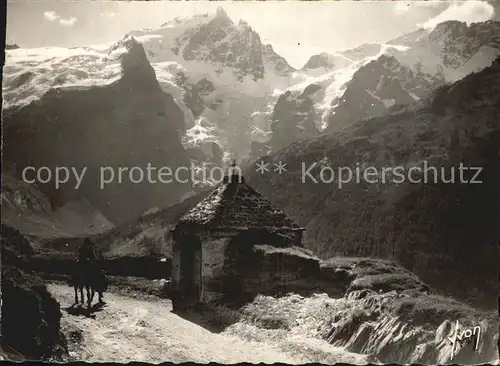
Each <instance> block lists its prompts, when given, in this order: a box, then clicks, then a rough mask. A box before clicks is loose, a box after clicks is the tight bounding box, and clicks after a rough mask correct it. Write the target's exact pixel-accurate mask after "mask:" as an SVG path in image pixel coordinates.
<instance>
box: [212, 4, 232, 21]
mask: <svg viewBox="0 0 500 366" xmlns="http://www.w3.org/2000/svg"><path fill="white" fill-rule="evenodd" d="M215 16H216V17H217V18H222V19H229V20H231V18H229V16H228V15H227V13H226V11H225V10H224V8H223V7H222V6H218V7H217V10H216V11H215Z"/></svg>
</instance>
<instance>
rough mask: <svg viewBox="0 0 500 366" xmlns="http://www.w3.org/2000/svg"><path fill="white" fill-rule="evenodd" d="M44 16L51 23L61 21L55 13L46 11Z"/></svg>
mask: <svg viewBox="0 0 500 366" xmlns="http://www.w3.org/2000/svg"><path fill="white" fill-rule="evenodd" d="M43 16H44V18H45V19H47V20H48V21H49V22H53V21H55V20H57V19H59V18H60V17H61V16H60V15H58V14H57V13H56V12H55V11H46V12H45V13H43Z"/></svg>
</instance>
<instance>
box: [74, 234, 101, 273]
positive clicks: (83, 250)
mask: <svg viewBox="0 0 500 366" xmlns="http://www.w3.org/2000/svg"><path fill="white" fill-rule="evenodd" d="M97 260H98V257H97V254H96V252H95V249H94V245H93V243H92V242H91V241H90V239H89V238H85V240H84V241H83V245H82V246H81V247H80V248H78V262H79V263H81V264H83V263H88V264H90V265H91V266H92V265H94V264H95V263H96V262H97Z"/></svg>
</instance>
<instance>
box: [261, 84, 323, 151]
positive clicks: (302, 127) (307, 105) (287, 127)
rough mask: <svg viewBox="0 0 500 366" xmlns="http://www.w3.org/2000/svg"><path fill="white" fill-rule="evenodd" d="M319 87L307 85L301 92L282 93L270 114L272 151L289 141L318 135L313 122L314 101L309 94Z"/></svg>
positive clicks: (288, 143)
mask: <svg viewBox="0 0 500 366" xmlns="http://www.w3.org/2000/svg"><path fill="white" fill-rule="evenodd" d="M319 89H320V87H318V86H317V85H315V84H311V85H309V86H308V87H307V88H305V90H304V91H303V92H301V93H300V92H292V91H287V92H285V93H284V94H282V95H281V96H280V97H279V99H278V102H277V103H276V105H275V107H274V111H273V114H272V116H271V131H272V132H271V139H270V142H269V144H270V146H271V149H272V150H273V151H277V150H279V149H280V148H281V147H284V146H287V145H290V144H291V143H293V142H295V141H299V140H303V139H306V138H311V137H315V136H318V135H319V131H318V129H317V128H316V123H315V110H314V102H313V101H312V99H311V95H312V94H314V93H315V92H316V91H318V90H319Z"/></svg>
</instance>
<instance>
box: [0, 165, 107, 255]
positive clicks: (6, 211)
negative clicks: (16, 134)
mask: <svg viewBox="0 0 500 366" xmlns="http://www.w3.org/2000/svg"><path fill="white" fill-rule="evenodd" d="M1 202H2V224H5V225H7V226H10V227H12V228H14V229H16V230H19V231H20V232H21V233H22V234H23V235H25V236H26V237H27V238H29V240H30V241H31V242H32V243H33V244H35V246H36V245H37V244H41V243H43V242H45V241H47V240H53V239H55V238H60V237H71V236H87V235H93V234H96V233H100V232H104V231H107V230H110V229H111V228H112V227H113V224H111V222H110V221H109V220H108V219H107V218H106V217H105V216H104V215H103V214H102V213H101V212H100V211H99V210H97V209H96V208H95V207H93V206H92V205H91V204H90V203H89V202H88V201H87V200H82V201H79V202H67V203H66V204H64V205H63V206H62V207H60V208H58V209H57V210H53V209H52V207H51V204H50V201H49V199H48V198H47V197H46V196H45V195H44V194H43V193H41V192H40V191H39V190H38V189H37V187H36V186H35V185H33V184H28V183H26V182H23V181H22V180H19V179H17V178H15V177H13V176H12V175H11V174H8V173H6V174H3V175H2V193H1Z"/></svg>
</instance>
